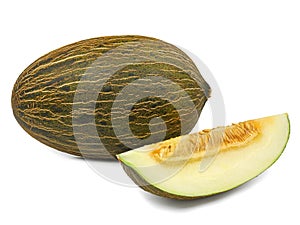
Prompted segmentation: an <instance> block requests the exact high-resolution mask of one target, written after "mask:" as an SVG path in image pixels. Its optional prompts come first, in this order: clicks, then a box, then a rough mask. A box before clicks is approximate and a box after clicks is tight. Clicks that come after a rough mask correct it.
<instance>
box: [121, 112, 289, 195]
mask: <svg viewBox="0 0 300 225" xmlns="http://www.w3.org/2000/svg"><path fill="white" fill-rule="evenodd" d="M289 132H290V126H289V119H288V115H287V114H280V115H275V116H270V117H265V118H261V119H256V120H249V121H245V122H241V123H238V124H232V125H231V126H227V127H218V128H214V129H212V130H203V131H201V132H199V133H194V134H189V135H184V136H180V137H176V138H173V139H169V140H166V141H163V142H159V143H155V144H151V145H147V146H144V147H141V148H138V149H135V150H131V151H128V152H125V153H122V154H119V155H117V158H118V159H119V160H120V161H121V163H122V165H123V167H124V169H125V171H126V173H127V174H128V175H129V176H130V177H131V178H132V180H133V181H134V182H135V183H136V184H137V185H139V186H140V187H141V188H143V189H144V190H146V191H148V192H151V193H153V194H156V195H160V196H163V197H169V198H175V199H194V198H200V197H204V196H210V195H213V194H217V193H221V192H225V191H228V190H230V189H233V188H235V187H237V186H239V185H241V184H243V183H245V182H247V181H249V180H251V179H252V178H254V177H256V176H258V175H259V174H261V173H262V172H263V171H265V170H266V169H267V168H269V167H270V166H271V165H272V164H273V163H274V162H275V161H276V160H277V159H278V158H279V156H280V155H281V153H282V152H283V150H284V148H285V146H286V144H287V141H288V138H289Z"/></svg>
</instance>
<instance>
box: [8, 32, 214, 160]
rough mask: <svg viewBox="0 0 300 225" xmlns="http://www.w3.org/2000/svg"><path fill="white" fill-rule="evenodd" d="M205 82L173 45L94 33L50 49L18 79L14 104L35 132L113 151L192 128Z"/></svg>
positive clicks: (206, 90)
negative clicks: (89, 36)
mask: <svg viewBox="0 0 300 225" xmlns="http://www.w3.org/2000/svg"><path fill="white" fill-rule="evenodd" d="M209 94H210V87H209V85H208V84H207V83H206V82H205V80H204V79H203V78H202V76H201V74H200V72H199V71H198V69H197V67H196V66H195V65H194V63H193V61H192V60H191V59H190V58H189V57H188V56H187V55H186V54H185V53H184V52H182V51H181V50H180V49H178V48H177V47H175V46H173V45H171V44H168V43H166V42H163V41H161V40H158V39H154V38H149V37H142V36H110V37H99V38H93V39H88V40H83V41H80V42H76V43H73V44H70V45H67V46H64V47H62V48H59V49H57V50H54V51H52V52H50V53H48V54H46V55H44V56H42V57H41V58H39V59H37V60H36V61H35V62H33V63H32V64H31V65H30V66H29V67H28V68H26V69H25V70H24V71H23V72H22V74H21V75H20V76H19V78H18V79H17V81H16V83H15V86H14V89H13V94H12V108H13V112H14V115H15V118H16V119H17V121H18V123H19V124H20V125H21V126H22V127H23V129H24V130H25V131H26V132H28V133H29V134H30V135H31V136H32V137H34V138H35V139H37V140H39V141H40V142H42V143H44V144H46V145H48V146H50V147H53V148H55V149H57V150H60V151H63V152H67V153H70V154H73V155H77V156H83V157H86V158H111V157H112V156H115V155H116V154H119V153H122V152H125V151H128V150H130V149H133V148H137V147H141V146H142V145H145V144H150V143H154V142H158V141H162V140H165V139H169V138H172V137H176V136H180V135H183V134H186V133H188V132H190V131H191V129H192V128H193V127H194V125H195V124H196V122H197V120H198V117H199V115H200V113H201V110H202V108H203V106H204V104H205V102H206V100H207V98H208V97H209Z"/></svg>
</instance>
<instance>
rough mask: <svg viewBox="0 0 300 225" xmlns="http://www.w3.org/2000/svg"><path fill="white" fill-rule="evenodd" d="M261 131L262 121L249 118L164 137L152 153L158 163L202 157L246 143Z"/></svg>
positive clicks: (233, 148)
mask: <svg viewBox="0 0 300 225" xmlns="http://www.w3.org/2000/svg"><path fill="white" fill-rule="evenodd" d="M260 133H261V125H260V123H259V122H257V121H254V120H249V121H246V122H240V123H237V124H232V125H231V126H227V127H217V128H214V129H211V130H210V129H206V130H202V131H200V132H198V133H195V134H191V135H189V136H181V137H177V138H173V139H170V140H167V141H164V142H162V143H160V144H158V147H157V148H156V149H155V150H153V151H151V152H150V155H151V157H152V158H153V159H154V160H156V161H157V162H158V163H168V162H172V163H174V162H182V161H186V160H200V159H201V158H203V157H209V156H212V155H213V154H215V153H224V152H226V151H231V150H232V151H233V150H236V149H238V148H240V147H243V146H246V145H248V144H250V143H251V142H252V141H253V140H254V139H255V138H257V137H258V136H259V134H260ZM216 149H218V151H216Z"/></svg>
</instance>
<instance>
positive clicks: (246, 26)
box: [0, 0, 300, 225]
mask: <svg viewBox="0 0 300 225" xmlns="http://www.w3.org/2000/svg"><path fill="white" fill-rule="evenodd" d="M299 12H300V3H299V1H297V0H295V1H292V0H285V1H277V0H270V1H268V0H252V1H241V0H227V1H223V0H219V1H218V0H207V1H199V0H197V1H188V0H186V1H174V0H173V1H163V0H160V1H155V0H152V1H131V0H127V1H122V0H120V1H114V0H107V1H88V0H85V1H81V2H79V1H53V0H52V1H32V0H26V1H13V0H12V1H2V2H1V3H0V19H1V20H0V21H1V36H0V40H1V41H0V47H1V48H0V49H1V54H0V57H1V61H0V62H1V64H0V66H1V67H0V73H1V75H0V90H1V93H0V105H1V107H0V132H1V135H0V138H1V142H0V150H1V156H0V182H1V183H0V224H32V225H34V224H73V225H75V224H106V223H113V224H117V223H119V224H121V223H125V224H127V223H128V224H142V223H143V224H144V223H145V224H157V223H165V224H189V223H198V224H231V225H234V224H272V223H273V224H274V223H276V224H277V223H278V224H279V223H290V224H297V223H298V224H299V222H300V219H299V216H298V214H299V200H300V194H299V190H300V183H299V181H298V180H299V178H300V175H299V172H300V163H299V160H300V151H299V145H300V142H299V139H300V138H299V137H300V129H299V127H300V119H299V117H300V109H299V106H298V105H299V104H300V103H299V100H298V97H299V93H298V91H299V82H298V77H299V75H300V29H299V28H300V26H299V25H300V13H299ZM121 34H140V35H146V36H153V37H156V38H160V39H162V40H165V41H167V42H170V43H173V44H176V45H179V46H182V47H184V48H186V49H188V50H190V51H192V52H193V53H194V54H196V55H197V56H198V57H199V58H200V59H202V60H203V61H204V62H205V63H206V65H207V66H208V67H209V69H210V70H211V71H212V73H213V74H214V77H215V79H216V80H217V81H218V84H219V86H220V89H221V91H222V94H223V97H224V100H225V105H226V112H227V114H226V118H227V120H226V123H227V124H229V123H231V122H238V121H243V120H247V119H254V118H259V117H264V116H268V115H273V114H278V113H283V112H288V113H289V115H290V120H291V126H292V130H291V137H290V141H289V143H288V145H287V148H286V150H285V152H284V154H283V155H282V156H281V158H280V159H279V160H278V161H277V162H276V163H275V164H274V165H273V166H272V167H271V168H270V169H269V170H268V171H266V172H265V173H264V174H263V175H261V176H259V177H258V178H256V179H254V180H253V181H251V182H249V183H248V184H246V185H243V186H242V187H240V188H237V189H235V190H233V191H230V192H228V193H226V194H222V195H218V196H214V197H210V198H206V199H200V200H195V201H190V202H181V201H174V200H167V199H162V198H160V197H156V196H153V195H151V194H148V193H145V192H144V191H142V190H141V189H139V188H128V187H123V186H119V185H116V184H114V183H110V182H108V181H106V180H104V179H103V178H101V177H99V176H98V175H97V174H96V173H94V172H93V171H92V170H91V169H90V168H89V167H88V166H87V164H86V163H85V162H84V160H80V159H76V158H74V157H70V156H68V155H66V154H63V153H59V152H57V151H55V150H53V149H51V148H49V147H47V146H45V145H43V144H41V143H39V142H38V141H36V140H34V139H32V138H31V137H30V136H29V135H27V134H26V133H25V131H23V130H22V128H21V127H20V126H19V125H18V124H17V122H16V121H15V119H14V117H13V115H12V110H11V106H10V96H11V90H12V87H13V84H14V82H15V80H16V79H17V77H18V75H19V74H20V73H21V72H22V71H23V70H24V69H25V68H26V67H27V66H28V65H29V64H30V63H32V62H33V61H34V60H35V59H37V58H38V57H40V56H41V55H43V54H45V53H47V52H49V51H51V50H53V49H56V48H58V47H61V46H63V45H66V44H69V43H72V42H75V41H78V40H82V39H87V38H91V37H97V36H107V35H121ZM206 110H207V109H206ZM200 119H201V121H203V123H202V124H209V123H208V122H207V121H209V120H210V117H209V113H204V114H203V116H202V117H201V118H200ZM254 166H255V165H254ZM292 221H293V222H292Z"/></svg>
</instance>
